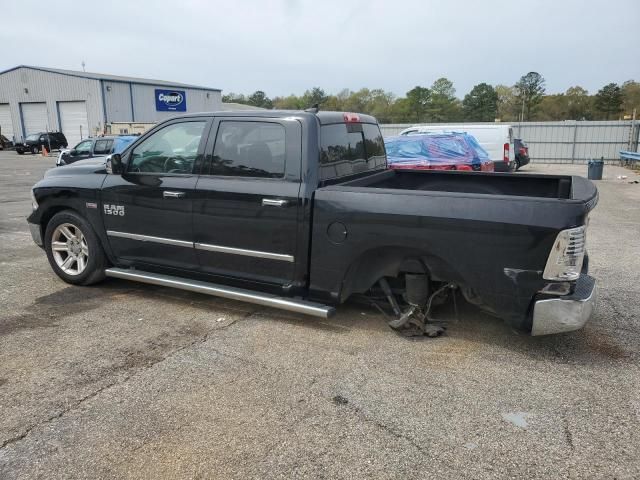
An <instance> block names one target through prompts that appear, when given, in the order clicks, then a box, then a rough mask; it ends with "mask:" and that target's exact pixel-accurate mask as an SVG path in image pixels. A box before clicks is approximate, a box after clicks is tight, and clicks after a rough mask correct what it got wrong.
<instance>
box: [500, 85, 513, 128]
mask: <svg viewBox="0 0 640 480" xmlns="http://www.w3.org/2000/svg"><path fill="white" fill-rule="evenodd" d="M495 91H496V95H498V103H497V107H498V118H499V119H500V120H502V121H503V122H506V121H512V120H516V118H517V115H516V113H515V111H516V89H515V88H514V87H508V86H506V85H496V86H495Z"/></svg>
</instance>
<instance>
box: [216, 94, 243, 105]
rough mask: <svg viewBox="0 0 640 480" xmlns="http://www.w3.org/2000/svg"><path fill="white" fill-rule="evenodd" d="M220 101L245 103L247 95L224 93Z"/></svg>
mask: <svg viewBox="0 0 640 480" xmlns="http://www.w3.org/2000/svg"><path fill="white" fill-rule="evenodd" d="M222 101H223V102H224V103H243V104H246V103H247V97H245V96H244V95H243V94H241V93H233V92H229V93H227V94H226V95H223V96H222Z"/></svg>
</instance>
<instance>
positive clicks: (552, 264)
mask: <svg viewBox="0 0 640 480" xmlns="http://www.w3.org/2000/svg"><path fill="white" fill-rule="evenodd" d="M586 234H587V227H586V226H585V225H583V226H581V227H576V228H570V229H568V230H562V231H561V232H560V233H559V234H558V236H557V237H556V241H555V243H554V244H553V248H552V249H551V253H550V254H549V258H548V259H547V265H546V266H545V268H544V273H543V274H542V276H543V278H544V279H545V280H559V281H562V280H565V281H566V280H568V281H573V280H577V279H578V277H579V276H580V271H581V270H582V262H583V260H584V252H585V246H586Z"/></svg>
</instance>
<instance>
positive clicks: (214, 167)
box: [209, 121, 285, 178]
mask: <svg viewBox="0 0 640 480" xmlns="http://www.w3.org/2000/svg"><path fill="white" fill-rule="evenodd" d="M284 167H285V129H284V127H283V126H282V125H280V124H279V123H271V122H238V121H224V122H220V127H219V128H218V134H217V136H216V144H215V148H214V150H213V159H212V161H211V165H210V169H209V174H210V175H224V176H233V177H263V178H281V177H283V176H284Z"/></svg>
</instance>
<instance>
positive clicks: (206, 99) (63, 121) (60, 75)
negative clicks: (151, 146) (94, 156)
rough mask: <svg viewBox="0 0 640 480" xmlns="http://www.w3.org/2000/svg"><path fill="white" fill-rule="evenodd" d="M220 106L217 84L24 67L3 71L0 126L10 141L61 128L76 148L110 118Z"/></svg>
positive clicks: (141, 119)
mask: <svg viewBox="0 0 640 480" xmlns="http://www.w3.org/2000/svg"><path fill="white" fill-rule="evenodd" d="M221 107H222V94H221V91H220V90H219V89H217V88H207V87H199V86H195V85H186V84H182V83H175V82H167V81H161V80H147V79H142V78H131V77H119V76H115V75H105V74H101V73H88V72H76V71H73V70H59V69H54V68H42V67H29V66H24V65H21V66H18V67H15V68H11V69H9V70H5V71H3V72H0V127H1V132H2V135H4V136H5V137H7V138H8V139H10V140H12V139H13V140H21V139H23V138H25V137H26V136H27V135H29V134H31V133H38V132H45V131H62V132H63V133H64V134H65V136H66V137H67V140H68V142H69V146H73V145H75V144H76V143H77V142H79V141H80V140H81V139H82V138H84V137H88V136H91V135H95V134H97V133H101V132H103V131H104V130H105V126H106V125H107V124H110V123H111V122H131V123H134V122H138V123H155V122H159V121H161V120H164V119H166V118H169V117H172V116H175V115H180V114H184V113H189V112H204V111H214V110H220V109H221Z"/></svg>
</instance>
